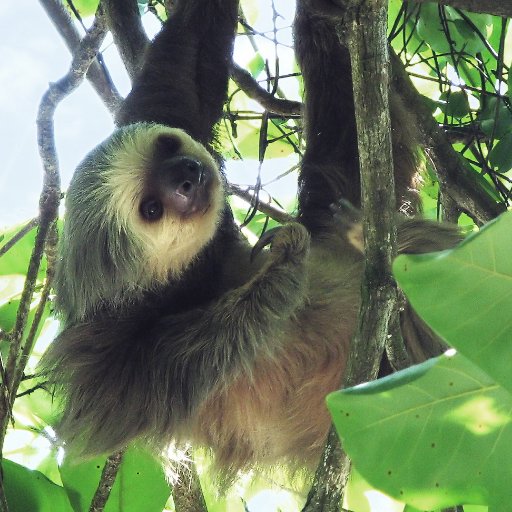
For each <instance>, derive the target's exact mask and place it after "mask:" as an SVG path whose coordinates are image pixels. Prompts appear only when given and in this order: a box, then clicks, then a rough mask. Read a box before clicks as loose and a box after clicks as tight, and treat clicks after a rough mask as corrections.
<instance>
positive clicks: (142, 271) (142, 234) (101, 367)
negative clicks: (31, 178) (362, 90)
mask: <svg viewBox="0 0 512 512" xmlns="http://www.w3.org/2000/svg"><path fill="white" fill-rule="evenodd" d="M226 216H227V213H226V194H225V184H224V178H223V176H222V174H221V173H220V171H219V167H218V165H217V163H216V162H215V160H214V159H213V158H212V157H211V155H210V153H209V152H208V151H207V150H206V149H205V148H204V147H203V146H202V145H201V144H199V143H198V142H196V141H194V140H193V139H192V138H191V137H190V136H189V135H187V134H186V133H185V132H184V131H182V130H180V129H176V128H169V127H166V126H163V125H158V124H149V123H137V124H133V125H129V126H127V127H123V128H120V129H119V130H118V131H117V132H115V133H114V134H113V135H112V137H111V138H109V139H108V140H107V141H106V142H105V143H103V144H101V145H99V146H98V147H97V148H96V149H95V150H94V151H93V152H92V153H91V154H89V155H88V156H87V157H86V158H85V160H84V161H83V162H82V163H81V164H80V166H79V167H78V169H77V171H76V173H75V175H74V178H73V180H72V183H71V185H70V188H69V191H68V194H67V197H66V223H65V229H64V234H63V243H62V249H61V256H62V259H61V262H60V265H59V268H58V276H57V281H56V285H55V287H56V290H57V299H56V307H57V309H58V311H59V313H60V315H61V318H62V319H63V323H64V326H65V327H64V329H63V331H62V332H61V333H60V335H59V336H58V337H57V339H56V340H55V341H54V343H53V344H52V345H51V347H50V349H49V352H48V353H47V354H46V356H45V360H44V363H43V364H44V366H45V367H46V368H47V374H48V375H49V376H50V378H51V381H52V382H53V383H54V384H56V385H57V386H58V387H60V392H59V393H58V395H59V396H62V397H63V411H64V414H63V417H62V421H61V423H60V425H59V427H58V432H59V434H60V435H61V436H62V437H63V439H65V440H66V441H67V442H68V443H69V444H70V446H71V447H72V448H73V449H76V450H77V452H78V453H80V454H86V455H90V454H97V453H104V452H111V451H113V450H117V449H120V448H122V447H124V446H126V445H127V444H128V443H129V442H130V441H132V440H134V439H136V438H142V439H144V440H145V441H147V442H148V443H149V444H150V445H153V446H155V447H160V448H162V447H163V446H165V445H166V444H168V443H170V442H171V441H172V440H173V439H174V440H175V439H179V440H187V441H190V442H192V443H193V444H195V445H203V446H208V447H211V448H213V450H214V452H215V455H216V458H217V461H218V463H219V464H220V466H221V467H223V468H233V470H235V469H239V468H241V467H246V466H247V465H248V464H254V463H267V462H268V463H277V462H279V461H282V460H286V459H289V460H293V459H296V462H297V461H298V460H299V459H300V460H301V462H302V463H309V462H311V461H312V460H313V459H314V458H315V457H317V456H318V450H319V449H320V448H321V446H322V444H323V440H324V438H325V435H326V433H327V431H328V428H329V424H330V420H329V416H328V413H327V410H326V408H325V405H324V397H325V395H326V394H327V393H328V392H330V391H332V390H334V389H336V388H337V387H338V386H339V384H340V382H341V378H342V375H343V371H344V367H345V363H346V360H347V356H348V351H349V344H350V338H351V335H352V333H353V331H354V327H355V323H356V320H357V313H358V308H359V287H360V282H361V272H362V254H361V247H360V244H359V243H357V241H356V242H353V240H358V237H357V236H356V237H355V238H354V237H353V233H354V231H356V232H357V228H358V226H355V230H354V229H347V227H346V226H345V223H344V222H341V221H340V220H337V216H336V215H334V216H333V217H332V223H333V226H332V229H331V232H330V234H329V235H327V234H324V236H323V237H321V238H317V239H315V241H314V243H311V241H310V235H309V233H308V231H307V230H306V228H304V227H303V226H302V225H301V224H300V223H290V224H287V225H284V226H283V227H282V228H280V229H278V230H277V231H273V232H272V233H271V234H270V235H269V236H268V237H267V238H268V240H267V239H265V240H264V241H263V242H262V243H260V244H259V246H258V247H257V248H256V251H258V250H259V249H260V248H261V247H260V246H261V245H265V244H266V242H267V241H269V242H270V250H269V251H264V250H261V251H259V252H258V253H257V254H256V256H255V257H254V258H252V259H251V254H253V253H254V251H253V249H252V248H251V247H250V246H249V244H248V243H247V242H246V241H245V240H244V239H243V238H242V237H241V236H240V235H238V236H233V235H232V231H231V230H229V229H228V230H226V229H224V228H223V224H225V223H226V221H225V218H226ZM456 241H458V234H457V233H456V231H454V230H453V229H451V228H442V227H440V226H439V225H437V224H435V223H430V224H429V223H427V222H426V221H417V220H407V219H405V220H402V221H401V223H400V229H399V244H400V250H401V252H411V251H412V252H425V251H433V250H438V249H440V248H443V247H446V246H447V245H453V244H454V243H455V242H456ZM305 407H307V413H305V411H304V408H305ZM297 463H298V462H297Z"/></svg>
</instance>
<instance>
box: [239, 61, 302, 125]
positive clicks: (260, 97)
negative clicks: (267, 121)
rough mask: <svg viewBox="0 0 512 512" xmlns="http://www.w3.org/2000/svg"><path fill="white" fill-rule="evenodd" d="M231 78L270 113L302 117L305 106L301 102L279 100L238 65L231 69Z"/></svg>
mask: <svg viewBox="0 0 512 512" xmlns="http://www.w3.org/2000/svg"><path fill="white" fill-rule="evenodd" d="M231 78H232V79H233V80H234V81H235V83H236V84H237V85H238V87H240V89H242V91H244V92H245V94H247V96H249V98H251V99H253V100H255V101H257V102H258V103H259V104H260V105H261V106H262V107H263V108H264V109H265V110H267V111H268V112H272V113H274V114H281V115H283V116H290V115H300V114H301V113H302V108H303V106H302V103H301V102H300V101H292V100H285V99H282V98H277V97H276V96H275V95H274V94H272V93H270V92H268V91H266V90H265V89H264V88H263V87H261V85H259V84H258V82H257V81H256V80H255V79H254V78H253V77H252V75H251V74H250V73H249V72H248V71H247V70H245V69H243V68H241V67H240V66H238V65H237V64H233V66H232V68H231Z"/></svg>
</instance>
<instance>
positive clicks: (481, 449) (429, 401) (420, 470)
mask: <svg viewBox="0 0 512 512" xmlns="http://www.w3.org/2000/svg"><path fill="white" fill-rule="evenodd" d="M327 404H328V407H329V409H330V411H331V414H332V415H333V418H334V422H335V425H336V428H337V430H338V433H339V434H340V437H341V439H342V443H343V447H344V449H345V450H346V451H347V452H348V454H349V455H350V457H351V458H352V460H353V462H354V465H355V467H356V468H357V470H358V471H359V472H360V473H361V474H362V475H363V476H364V477H365V478H366V479H367V480H368V481H369V482H370V483H371V484H372V485H374V486H376V487H377V488H379V489H382V490H384V492H386V493H388V494H389V495H391V496H393V497H395V498H397V499H399V500H400V501H403V502H407V503H410V504H411V505H414V506H416V507H418V508H421V509H422V510H432V509H434V508H439V507H447V506H451V505H456V504H462V503H464V504H466V503H472V504H480V505H484V504H488V505H490V506H491V508H490V510H493V511H494V512H506V511H509V510H512V500H510V482H511V481H512V464H511V463H510V460H511V457H512V421H511V416H510V412H511V411H512V397H511V395H510V394H509V393H508V392H507V391H506V390H504V389H503V388H502V387H500V386H498V385H497V384H496V383H495V382H494V381H493V380H492V379H491V378H490V377H489V376H488V375H487V374H486V373H484V372H483V371H482V370H480V369H479V368H478V367H477V366H475V365H474V364H473V363H471V362H470V361H469V360H467V359H466V358H464V357H463V356H462V355H460V354H456V355H444V356H441V357H439V358H437V359H434V360H431V361H428V362H426V363H423V364H422V365H418V366H415V367H413V368H410V369H408V370H405V371H403V372H400V373H397V374H395V375H392V376H390V377H387V378H385V379H381V380H378V381H375V382H372V383H369V384H364V385H362V386H357V387H355V388H351V389H346V390H343V391H338V392H335V393H332V394H331V395H329V396H328V397H327Z"/></svg>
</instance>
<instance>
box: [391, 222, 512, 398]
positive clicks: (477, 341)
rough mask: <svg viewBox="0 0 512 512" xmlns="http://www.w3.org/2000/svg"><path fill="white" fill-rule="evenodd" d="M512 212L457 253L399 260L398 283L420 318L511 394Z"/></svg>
mask: <svg viewBox="0 0 512 512" xmlns="http://www.w3.org/2000/svg"><path fill="white" fill-rule="evenodd" d="M511 255H512V212H507V213H505V214H503V215H501V216H500V217H499V218H498V219H496V220H495V221H493V222H491V223H489V224H488V225H486V226H485V227H484V228H482V229H481V230H480V232H479V233H477V234H475V235H473V236H471V237H469V238H468V239H467V240H465V241H464V242H463V243H462V244H460V246H459V247H457V248H455V249H454V250H451V251H446V252H443V253H439V254H433V255H420V256H405V255H402V256H399V257H398V258H397V259H396V261H395V264H394V266H393V271H394V273H395V276H396V277H397V280H398V282H399V284H400V286H401V287H402V289H403V290H404V292H405V294H406V295H407V297H408V299H409V300H410V301H411V303H412V305H413V306H414V308H415V309H416V311H417V312H418V313H419V314H420V316H421V317H422V318H423V319H424V320H425V321H426V322H427V323H428V324H429V325H430V326H431V327H432V328H433V329H434V330H435V331H436V332H437V333H439V334H440V335H441V336H442V337H443V338H444V339H446V341H448V343H450V344H451V345H452V346H454V347H455V348H457V350H459V351H460V352H462V353H463V354H464V355H465V356H467V357H468V358H469V359H471V360H472V361H473V362H474V363H475V364H477V365H478V366H480V367H481V368H482V369H483V370H484V371H486V372H487V373H488V374H489V375H490V376H491V377H492V378H493V379H495V380H496V382H498V383H499V384H501V385H502V386H503V387H505V388H506V389H507V390H508V391H512V379H511V378H510V375H511V370H512V368H511V362H512V315H511V314H510V312H511V311H512V257H511Z"/></svg>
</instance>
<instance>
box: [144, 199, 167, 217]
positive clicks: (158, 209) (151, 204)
mask: <svg viewBox="0 0 512 512" xmlns="http://www.w3.org/2000/svg"><path fill="white" fill-rule="evenodd" d="M139 211H140V214H141V215H142V217H143V218H144V219H146V220H149V221H155V220H159V219H161V218H162V215H163V213H164V207H163V205H162V203H161V202H160V201H159V200H158V199H146V200H145V201H142V203H141V204H140V209H139Z"/></svg>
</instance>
